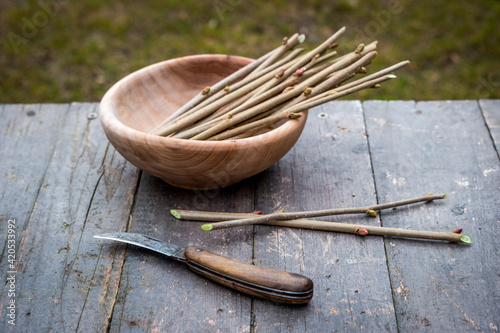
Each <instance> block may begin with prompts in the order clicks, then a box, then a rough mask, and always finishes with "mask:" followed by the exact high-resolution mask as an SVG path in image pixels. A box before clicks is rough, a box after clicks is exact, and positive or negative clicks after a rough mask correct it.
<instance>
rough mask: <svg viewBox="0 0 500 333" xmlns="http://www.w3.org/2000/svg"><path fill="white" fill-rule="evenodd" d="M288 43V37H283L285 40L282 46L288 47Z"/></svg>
mask: <svg viewBox="0 0 500 333" xmlns="http://www.w3.org/2000/svg"><path fill="white" fill-rule="evenodd" d="M286 43H288V37H283V40H282V41H281V45H286Z"/></svg>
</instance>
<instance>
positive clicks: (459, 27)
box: [0, 0, 500, 103]
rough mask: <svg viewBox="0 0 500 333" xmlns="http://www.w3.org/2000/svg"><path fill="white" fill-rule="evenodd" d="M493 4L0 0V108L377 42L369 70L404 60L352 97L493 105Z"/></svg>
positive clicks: (497, 75) (496, 78)
mask: <svg viewBox="0 0 500 333" xmlns="http://www.w3.org/2000/svg"><path fill="white" fill-rule="evenodd" d="M499 22H500V1H498V0H482V1H473V0H455V1H439V0H419V1H416V0H391V1H375V0H366V1H361V0H336V1H333V0H332V1H315V0H301V1H270V0H267V1H243V0H220V1H200V0H197V1H193V0H182V1H177V0H172V1H165V0H163V1H160V0H145V1H131V0H122V1H118V0H108V1H102V0H87V1H85V0H81V1H68V0H64V1H57V0H39V1H31V0H24V1H23V0H2V1H1V2H0V38H1V39H0V71H1V73H2V75H1V83H0V103H35V102H70V101H99V100H100V99H101V98H102V96H103V94H104V93H105V92H106V90H107V89H109V87H110V86H111V85H112V84H113V83H115V82H116V81H117V80H119V79H120V78H122V77H123V76H125V75H127V74H129V73H131V72H133V71H135V70H137V69H139V68H141V67H144V66H147V65H149V64H152V63H155V62H159V61H162V60H165V59H170V58H175V57H181V56H185V55H191V54H202V53H224V54H235V55H242V56H247V57H254V58H255V57H258V56H260V55H261V54H263V53H265V52H267V51H268V50H270V49H272V48H274V47H276V46H277V45H279V43H280V41H281V39H282V37H283V36H288V35H291V34H293V33H294V32H301V33H305V34H306V35H307V37H308V39H307V41H306V43H305V46H306V47H307V48H312V47H313V46H315V45H317V44H319V43H320V42H322V41H323V40H324V39H326V38H327V37H328V36H329V35H331V34H332V33H333V32H335V31H336V30H337V29H339V28H340V27H342V26H346V27H347V29H348V31H347V33H346V34H345V35H344V36H343V37H342V38H341V39H340V40H339V44H340V48H339V49H340V50H341V51H344V52H346V51H348V50H349V51H350V50H351V49H353V48H354V47H355V46H356V45H357V44H358V43H360V42H365V43H368V42H370V41H373V40H378V41H379V47H378V50H379V55H378V57H377V58H376V59H375V61H374V62H373V63H372V64H371V65H370V66H369V67H368V70H369V72H373V71H375V70H377V69H381V68H383V67H387V66H389V65H392V64H394V63H396V62H399V61H401V60H406V59H409V60H410V61H411V62H412V63H411V66H409V67H407V68H406V69H404V70H401V71H400V72H398V79H397V80H393V81H391V82H390V83H387V84H385V85H384V86H383V88H382V89H378V90H370V91H364V92H361V93H359V94H356V95H353V96H352V98H355V99H413V100H442V99H478V98H500V66H499V64H500V62H499V60H500V46H499V43H500V38H499V36H500V23H499Z"/></svg>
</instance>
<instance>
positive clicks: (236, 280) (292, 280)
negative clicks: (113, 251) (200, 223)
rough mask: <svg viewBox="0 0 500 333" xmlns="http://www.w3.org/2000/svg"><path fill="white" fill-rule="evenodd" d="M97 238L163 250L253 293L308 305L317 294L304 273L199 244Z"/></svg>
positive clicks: (130, 236) (122, 235) (129, 236)
mask: <svg viewBox="0 0 500 333" xmlns="http://www.w3.org/2000/svg"><path fill="white" fill-rule="evenodd" d="M94 237H95V238H101V239H110V240H114V241H118V242H122V243H127V244H132V245H135V246H139V247H142V248H146V249H149V250H151V251H155V252H158V253H161V254H163V255H165V256H167V257H169V258H172V259H174V260H177V261H181V262H184V263H185V264H186V265H187V266H188V268H189V269H190V270H192V271H193V272H195V273H198V274H199V275H201V276H204V277H206V278H208V279H210V280H212V281H214V282H217V283H220V284H222V285H224V286H226V287H229V288H232V289H235V290H238V291H240V292H244V293H246V294H249V295H253V296H257V297H261V298H264V299H268V300H272V301H275V302H280V303H286V304H306V303H309V302H310V301H311V299H312V297H313V289H314V285H313V282H312V281H311V279H309V278H308V277H306V276H303V275H300V274H295V273H288V272H284V271H279V270H275V269H271V268H266V267H260V266H255V265H249V264H246V263H243V262H240V261H237V260H233V259H229V258H226V257H223V256H220V255H217V254H215V253H212V252H209V251H207V250H204V249H201V248H199V247H195V246H190V247H187V248H181V247H179V246H177V245H174V244H169V243H167V242H164V241H162V240H159V239H156V238H153V237H150V236H147V235H143V234H136V233H129V232H115V233H107V234H101V235H95V236H94Z"/></svg>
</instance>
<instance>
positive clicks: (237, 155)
mask: <svg viewBox="0 0 500 333" xmlns="http://www.w3.org/2000/svg"><path fill="white" fill-rule="evenodd" d="M250 61H251V59H248V58H242V57H236V56H225V55H200V56H189V57H183V58H177V59H173V60H168V61H164V62H161V63H158V64H154V65H151V66H148V67H146V68H143V69H141V70H139V71H137V72H135V73H132V74H131V75H129V76H127V77H125V78H124V79H122V80H121V81H119V82H118V83H116V84H115V85H114V86H113V87H112V88H111V89H110V90H109V91H108V92H107V93H106V95H105V96H104V97H103V99H102V101H101V104H100V110H99V112H100V118H101V122H102V125H103V128H104V130H105V132H106V135H107V137H108V138H109V140H110V141H111V143H112V144H113V146H114V147H116V149H117V150H118V151H119V152H120V153H121V154H122V155H123V156H124V157H125V158H126V159H127V160H128V161H130V162H131V163H132V164H134V165H135V166H137V167H138V168H140V169H141V170H144V171H146V172H148V173H149V174H151V175H154V176H156V177H159V178H161V179H163V180H164V181H165V182H167V183H169V184H172V185H175V186H177V187H181V188H187V189H198V190H206V189H214V188H221V187H226V186H229V185H232V184H234V183H237V182H239V181H241V180H243V179H246V178H248V177H250V176H253V175H255V174H257V173H259V172H261V171H263V170H265V169H267V168H268V167H270V166H271V165H272V164H274V163H276V161H278V160H279V159H280V158H281V157H282V156H283V155H285V154H286V152H288V150H290V149H291V148H292V146H293V145H294V144H295V142H296V141H297V139H298V138H299V136H300V134H301V132H302V129H303V128H304V125H305V123H306V119H307V112H303V117H301V118H299V119H296V120H293V121H287V122H285V124H283V125H282V126H279V127H278V128H276V129H274V130H272V131H269V132H267V133H264V134H261V135H257V136H255V137H250V138H246V139H239V140H226V141H220V142H215V141H199V140H182V139H173V138H168V137H161V136H157V135H152V134H148V132H149V131H150V130H151V129H153V128H155V127H156V126H157V125H159V124H160V123H162V122H163V120H165V119H166V118H167V116H169V115H170V114H172V113H174V112H175V111H176V110H177V109H179V107H180V106H182V105H183V104H184V103H186V102H187V101H189V100H190V98H191V97H193V96H195V95H197V94H198V93H199V92H200V91H202V90H203V88H204V87H206V86H208V85H211V84H213V83H216V82H217V81H219V80H220V79H223V78H224V77H226V76H228V75H229V74H231V73H233V72H234V71H236V70H237V69H239V68H241V67H243V66H244V65H246V64H248V63H249V62H250Z"/></svg>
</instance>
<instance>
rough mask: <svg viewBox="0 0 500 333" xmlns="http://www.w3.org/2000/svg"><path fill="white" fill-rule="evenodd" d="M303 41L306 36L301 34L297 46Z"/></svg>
mask: <svg viewBox="0 0 500 333" xmlns="http://www.w3.org/2000/svg"><path fill="white" fill-rule="evenodd" d="M305 40H306V35H304V34H301V35H300V36H299V44H302V43H304V41H305Z"/></svg>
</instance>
